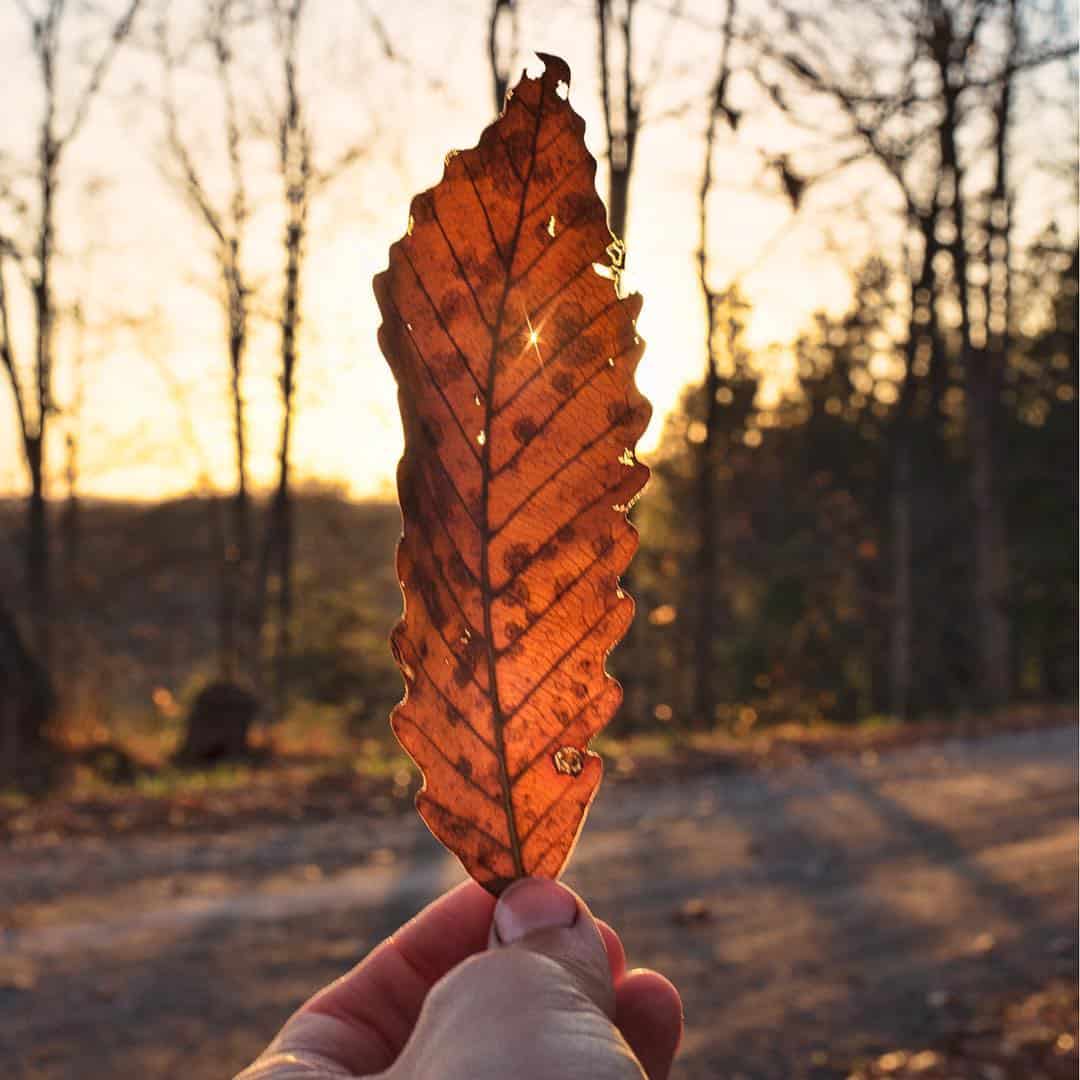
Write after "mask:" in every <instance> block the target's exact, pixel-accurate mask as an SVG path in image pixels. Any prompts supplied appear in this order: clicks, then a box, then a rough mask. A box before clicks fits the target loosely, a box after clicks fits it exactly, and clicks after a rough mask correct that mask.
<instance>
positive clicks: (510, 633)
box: [506, 622, 522, 641]
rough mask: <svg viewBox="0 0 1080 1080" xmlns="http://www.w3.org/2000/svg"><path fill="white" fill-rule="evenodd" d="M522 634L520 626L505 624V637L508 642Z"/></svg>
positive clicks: (518, 624) (513, 623)
mask: <svg viewBox="0 0 1080 1080" xmlns="http://www.w3.org/2000/svg"><path fill="white" fill-rule="evenodd" d="M521 632H522V626H521V624H520V623H516V622H510V623H507V624H506V637H507V640H508V641H513V640H514V639H515V638H517V637H520V636H521Z"/></svg>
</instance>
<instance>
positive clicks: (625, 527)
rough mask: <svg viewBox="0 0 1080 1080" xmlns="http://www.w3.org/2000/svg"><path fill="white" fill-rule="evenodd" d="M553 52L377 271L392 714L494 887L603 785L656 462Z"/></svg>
mask: <svg viewBox="0 0 1080 1080" xmlns="http://www.w3.org/2000/svg"><path fill="white" fill-rule="evenodd" d="M541 59H542V60H543V61H544V63H545V70H544V73H543V75H542V76H540V77H538V78H528V77H523V78H522V80H521V82H520V83H519V84H518V85H517V87H515V88H514V90H513V91H512V92H511V94H510V96H509V98H508V100H507V104H506V107H505V109H504V111H503V114H502V116H501V117H500V118H499V119H498V120H497V121H496V122H495V123H494V124H493V125H491V126H490V127H489V128H488V129H487V130H486V131H485V132H484V133H483V135H482V136H481V139H480V142H479V144H478V145H477V146H476V147H474V148H473V149H471V150H466V151H463V152H461V153H452V154H450V155H448V157H447V159H446V169H445V172H444V175H443V178H442V180H441V181H440V183H439V184H438V185H437V186H436V187H434V188H432V189H430V190H429V191H426V192H424V193H423V194H421V195H418V196H417V197H416V198H415V199H414V200H413V202H412V207H411V214H410V218H409V226H408V230H407V233H406V235H405V236H404V237H403V238H402V239H401V240H399V241H398V242H397V243H395V244H394V245H393V247H392V248H391V250H390V265H389V268H388V269H387V270H386V271H385V272H384V273H382V274H380V275H378V276H377V277H376V279H375V295H376V297H377V299H378V302H379V308H380V311H381V313H382V318H383V323H382V326H381V328H380V330H379V343H380V345H381V347H382V350H383V352H384V354H385V355H386V358H387V360H388V362H389V364H390V367H391V369H392V370H393V373H394V376H395V378H396V379H397V382H398V387H399V394H398V400H399V404H400V408H401V416H402V423H403V427H404V430H405V452H404V455H403V457H402V459H401V463H400V465H399V467H398V494H399V497H400V501H401V508H402V518H403V524H404V527H403V534H402V539H401V542H400V545H399V547H398V557H397V558H398V576H399V578H400V580H401V583H402V591H403V593H404V596H405V612H404V617H403V619H402V621H401V623H400V624H399V625H398V626H397V628H396V629H395V631H394V634H393V636H392V644H393V649H394V655H395V659H396V660H397V663H398V666H399V667H400V669H401V671H402V675H403V677H404V681H405V688H406V692H405V698H404V700H403V701H402V702H401V703H400V704H399V705H398V706H397V708H396V709H395V710H394V713H393V715H392V718H391V722H392V725H393V728H394V731H395V733H396V735H397V737H398V739H399V741H400V742H401V744H402V746H404V748H405V749H406V750H407V751H408V753H409V754H410V755H411V757H412V758H413V759H414V761H415V762H416V763H417V764H418V765H419V766H420V768H421V770H422V771H423V773H424V777H425V779H424V784H423V787H422V788H421V790H420V792H419V793H418V795H417V799H416V802H417V808H418V809H419V811H420V814H421V816H422V817H423V819H424V820H425V821H426V822H427V824H428V826H429V827H430V829H431V830H432V832H433V833H434V834H435V835H436V836H437V837H438V838H439V839H440V840H442V842H443V843H444V844H446V846H447V847H449V848H450V849H451V850H452V851H454V852H455V853H456V854H457V855H458V856H459V858H460V859H461V861H462V862H463V864H464V865H465V867H466V869H467V870H468V871H469V873H470V874H472V875H473V877H475V878H476V879H477V880H478V881H480V882H481V883H482V884H483V885H485V886H486V887H487V888H488V889H489V890H491V891H492V892H494V893H498V892H499V891H501V890H502V889H503V888H504V887H505V886H506V885H507V884H508V883H509V882H511V881H513V880H514V879H516V878H519V877H522V876H525V875H537V876H544V877H556V876H558V874H559V873H560V871H561V870H562V868H563V866H564V864H565V862H566V860H567V858H568V857H569V854H570V851H571V849H572V848H573V846H574V842H575V840H576V838H577V835H578V832H579V831H580V828H581V823H582V821H583V819H584V815H585V812H586V810H587V808H588V806H589V803H590V802H591V801H592V799H593V796H594V795H595V793H596V788H597V785H598V784H599V781H600V774H601V764H600V760H599V758H598V757H597V756H596V755H595V754H593V753H591V752H590V751H589V750H588V748H587V747H588V742H589V739H590V738H591V737H592V736H593V735H594V734H595V733H596V732H597V731H599V730H600V729H601V728H602V727H603V726H604V725H605V724H606V723H607V722H608V721H609V720H610V718H611V716H612V714H613V713H614V711H615V709H616V708H617V707H618V704H619V702H620V700H621V690H620V688H619V685H618V683H617V682H616V681H615V680H614V679H612V678H611V677H610V676H609V675H608V674H607V672H606V671H605V669H604V660H605V657H606V656H607V653H608V652H609V651H610V649H611V648H612V647H613V646H614V645H615V643H616V642H617V641H618V640H619V639H620V638H621V637H622V635H623V634H624V633H625V632H626V629H627V627H628V626H629V623H630V619H631V617H632V613H633V602H632V601H631V600H630V598H629V597H628V596H626V595H625V594H624V593H623V592H622V590H621V589H620V588H619V580H618V579H619V574H620V573H622V571H623V570H625V568H626V567H627V565H628V564H629V562H630V559H631V557H632V556H633V554H634V551H635V550H636V548H637V534H636V532H635V531H634V529H633V528H632V527H631V526H630V524H629V522H628V521H627V520H626V510H627V509H628V507H629V506H630V504H631V503H632V502H633V500H634V499H635V497H636V496H637V494H638V492H639V491H640V490H641V488H642V486H643V485H644V483H645V480H646V478H647V476H648V470H647V469H646V468H645V467H644V466H643V465H642V464H641V463H640V462H638V461H637V459H636V458H635V457H634V453H633V450H634V445H635V443H636V441H637V439H638V437H639V436H640V435H641V433H642V432H643V431H644V429H645V426H646V424H647V423H648V419H649V414H650V408H649V405H648V402H647V401H646V400H645V399H644V398H643V397H642V396H641V394H640V393H639V392H638V390H637V388H636V387H635V385H634V379H633V374H634V369H635V368H636V366H637V364H638V361H639V360H640V358H641V354H642V351H643V348H644V346H643V344H642V342H641V340H640V339H639V337H638V335H637V331H636V327H635V320H636V318H637V315H638V313H639V311H640V308H641V298H640V296H637V295H633V296H623V295H622V294H621V291H620V281H619V277H620V270H621V264H622V247H621V244H619V243H618V241H616V240H615V239H614V238H613V237H612V235H611V232H610V230H609V229H608V225H607V215H606V213H605V210H604V206H603V203H602V202H601V201H600V198H599V196H598V195H597V193H596V188H595V182H594V177H595V171H596V162H595V160H594V159H593V158H592V157H591V155H590V154H589V152H588V150H587V149H586V147H585V142H584V130H585V125H584V122H583V121H582V119H581V118H580V117H579V116H577V114H576V113H574V111H573V110H572V109H571V108H570V106H569V104H568V103H567V100H566V90H567V88H568V86H569V82H570V71H569V68H568V67H567V66H566V64H565V63H564V62H563V61H562V60H559V59H558V58H556V57H552V56H542V57H541Z"/></svg>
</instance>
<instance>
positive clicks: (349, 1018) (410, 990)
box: [274, 881, 495, 1075]
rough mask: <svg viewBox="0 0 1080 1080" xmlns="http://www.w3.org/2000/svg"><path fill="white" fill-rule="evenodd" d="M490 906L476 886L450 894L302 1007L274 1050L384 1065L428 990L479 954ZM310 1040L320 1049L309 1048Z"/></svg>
mask: <svg viewBox="0 0 1080 1080" xmlns="http://www.w3.org/2000/svg"><path fill="white" fill-rule="evenodd" d="M494 907H495V899H494V897H492V896H491V895H490V894H489V893H487V892H486V891H485V890H484V889H483V888H481V887H480V886H479V885H477V884H476V882H474V881H467V882H464V883H462V884H461V885H459V886H458V887H457V888H455V889H452V890H451V891H450V892H448V893H446V895H444V896H442V897H440V898H439V899H438V900H435V901H434V902H433V903H431V904H429V905H428V906H427V907H426V908H424V910H423V911H421V912H420V914H419V915H417V916H416V918H414V919H412V920H411V921H410V922H408V923H406V924H405V926H403V927H402V928H401V929H400V930H399V931H398V932H397V933H396V934H394V935H393V936H391V937H389V938H387V940H386V941H384V942H383V943H382V944H381V945H379V946H378V947H377V948H376V949H375V950H374V951H373V952H372V953H371V954H370V955H369V956H367V958H366V959H364V960H363V961H361V962H360V963H359V964H358V965H357V966H356V967H355V968H353V969H352V971H350V972H349V973H348V974H347V975H343V976H342V977H341V978H340V979H338V980H337V981H336V982H334V983H332V984H331V985H330V986H328V987H327V988H326V989H325V990H323V991H321V992H320V993H318V994H316V995H315V997H313V998H312V999H311V1000H310V1001H308V1002H307V1003H306V1004H304V1005H303V1006H301V1008H300V1010H299V1012H298V1013H297V1014H296V1015H295V1016H294V1017H293V1018H292V1020H290V1021H289V1023H288V1024H286V1026H285V1028H284V1029H283V1030H282V1032H281V1035H280V1036H279V1037H278V1039H277V1040H275V1045H274V1049H275V1050H278V1051H281V1050H290V1049H293V1050H316V1051H317V1052H322V1053H329V1054H330V1055H331V1056H332V1058H333V1060H335V1061H338V1062H339V1063H340V1064H341V1065H343V1066H344V1067H346V1068H348V1069H351V1070H352V1071H353V1072H354V1073H359V1074H360V1075H363V1074H364V1073H372V1072H379V1071H381V1070H383V1069H386V1068H388V1067H389V1066H390V1065H391V1064H392V1063H393V1061H394V1059H395V1058H396V1057H397V1056H398V1054H399V1053H400V1052H401V1048H402V1047H403V1046H404V1045H405V1042H406V1041H407V1039H408V1038H409V1035H410V1034H411V1033H412V1029H413V1026H414V1025H415V1023H416V1018H417V1016H419V1015H420V1009H421V1007H422V1006H423V1004H424V999H425V998H426V997H427V994H428V991H429V990H430V989H431V987H432V985H433V984H434V983H436V982H438V980H439V979H441V978H442V977H443V975H445V974H446V973H447V972H448V971H450V970H451V969H452V968H454V967H456V966H457V965H458V964H460V963H461V962H462V961H463V960H465V959H467V958H468V957H469V956H472V955H473V954H474V953H477V952H481V951H483V949H484V947H485V946H486V944H487V937H488V929H489V927H490V926H491V913H492V910H493V909H494ZM312 1039H314V1040H315V1041H316V1042H318V1043H320V1044H321V1045H319V1046H316V1047H312V1046H311V1045H310V1042H311V1040H312Z"/></svg>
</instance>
